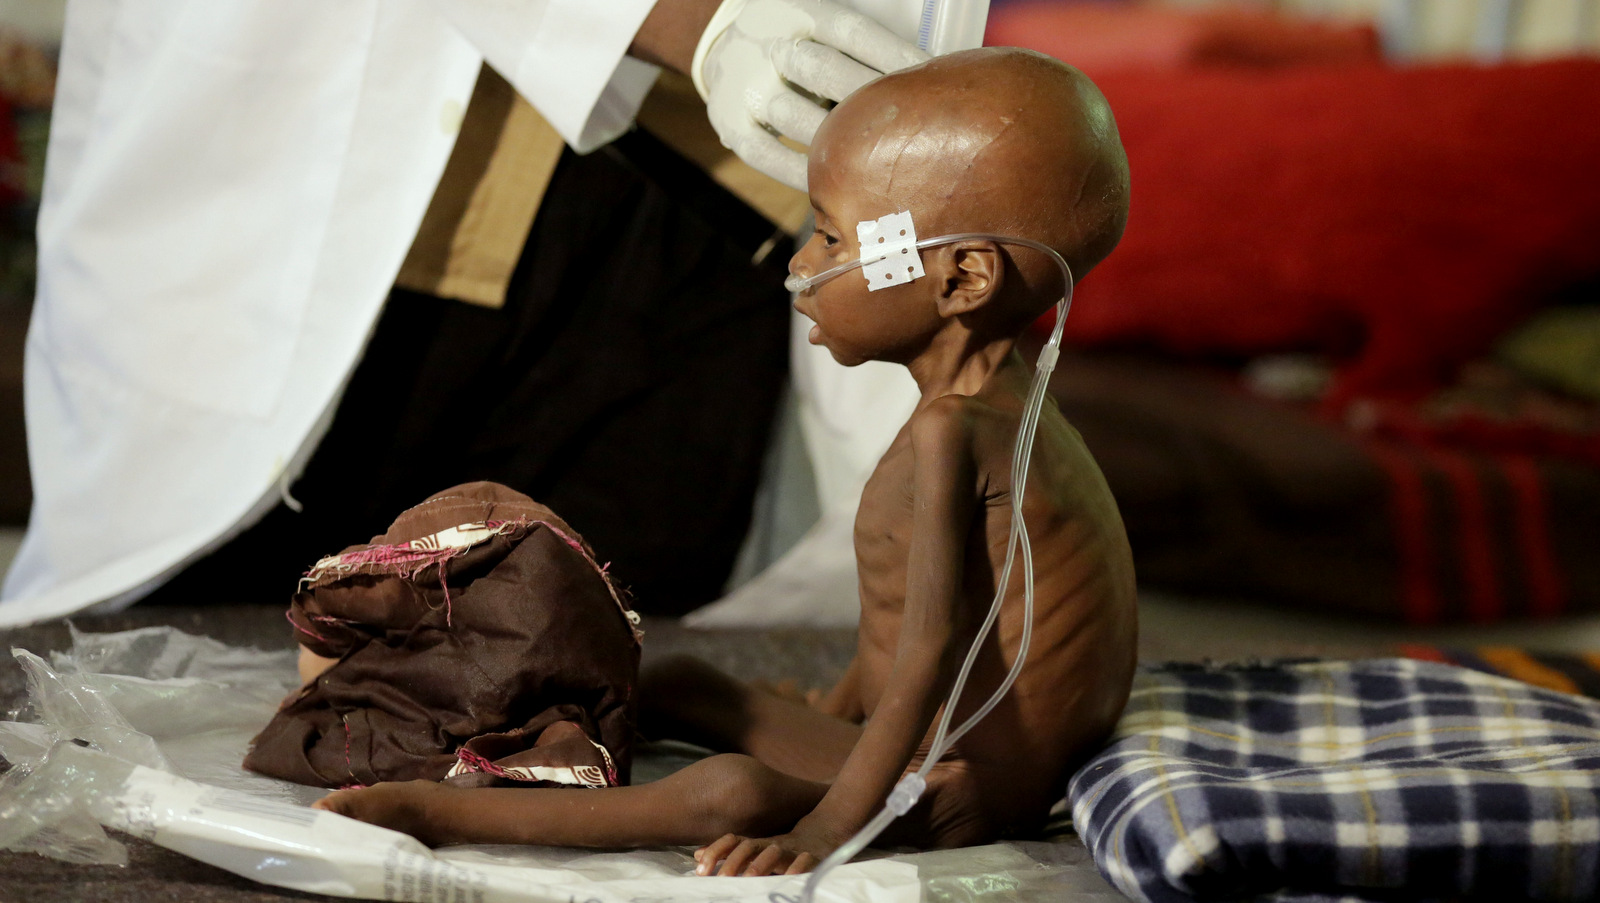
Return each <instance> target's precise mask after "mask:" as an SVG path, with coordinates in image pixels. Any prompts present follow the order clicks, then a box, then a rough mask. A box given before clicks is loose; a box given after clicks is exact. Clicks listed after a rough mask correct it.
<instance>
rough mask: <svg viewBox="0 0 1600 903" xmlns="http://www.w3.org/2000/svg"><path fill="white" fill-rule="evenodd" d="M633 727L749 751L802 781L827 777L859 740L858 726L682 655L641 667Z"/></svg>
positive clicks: (654, 734)
mask: <svg viewBox="0 0 1600 903" xmlns="http://www.w3.org/2000/svg"><path fill="white" fill-rule="evenodd" d="M639 732H640V733H641V734H642V735H644V736H646V737H650V738H654V739H669V738H670V739H674V740H686V741H688V742H690V743H695V744H698V745H700V746H704V747H706V748H708V749H712V750H716V751H717V752H735V753H743V754H745V755H747V756H752V757H754V758H755V759H757V760H759V761H760V762H761V763H762V764H764V765H767V766H768V767H770V768H773V769H776V770H778V771H780V772H783V773H784V774H786V775H792V776H794V777H797V778H800V779H802V780H806V781H816V782H821V783H831V782H832V781H833V778H834V776H835V775H837V774H838V773H839V768H840V766H842V765H843V764H844V760H845V759H846V758H847V757H848V756H849V755H850V751H851V750H852V749H854V748H855V745H856V741H858V740H860V739H861V726H860V725H858V724H852V723H850V722H848V721H845V720H843V719H840V718H835V717H833V716H832V715H827V714H824V713H823V712H820V711H818V710H817V709H814V708H812V707H811V706H809V705H806V704H805V703H804V702H801V701H799V700H796V699H790V698H786V697H783V696H779V695H777V694H775V693H771V692H768V691H766V690H762V689H760V688H758V687H752V686H750V685H749V684H746V683H744V682H743V681H740V680H737V679H735V678H733V677H730V676H728V675H726V674H724V673H722V672H721V671H718V670H717V669H716V668H713V667H711V666H710V665H708V664H706V663H704V662H702V661H699V660H697V659H694V658H689V657H687V656H674V657H672V658H668V659H664V660H662V661H661V662H659V663H655V664H652V665H650V666H649V667H647V668H645V669H644V671H643V672H642V673H641V674H640V680H639Z"/></svg>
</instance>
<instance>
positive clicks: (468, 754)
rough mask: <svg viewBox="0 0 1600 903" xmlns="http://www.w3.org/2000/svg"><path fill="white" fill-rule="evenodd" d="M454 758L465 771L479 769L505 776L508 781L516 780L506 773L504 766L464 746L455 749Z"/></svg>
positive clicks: (501, 776)
mask: <svg viewBox="0 0 1600 903" xmlns="http://www.w3.org/2000/svg"><path fill="white" fill-rule="evenodd" d="M456 760H457V761H459V762H460V763H461V765H462V767H463V768H464V769H465V770H467V771H481V772H483V773H485V774H492V775H494V776H495V777H497V778H505V779H506V780H508V781H514V780H517V779H516V778H515V777H513V776H512V775H509V774H507V773H506V770H505V769H504V768H501V767H500V766H498V765H496V764H494V763H493V762H491V761H489V760H488V759H485V758H484V757H483V756H481V755H479V754H477V753H475V752H473V751H472V750H470V749H467V748H466V747H465V746H463V747H461V748H460V749H457V750H456Z"/></svg>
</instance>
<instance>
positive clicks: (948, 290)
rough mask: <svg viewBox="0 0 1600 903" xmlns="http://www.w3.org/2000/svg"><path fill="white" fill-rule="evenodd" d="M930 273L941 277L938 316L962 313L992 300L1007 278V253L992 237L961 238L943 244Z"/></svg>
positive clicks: (966, 312)
mask: <svg viewBox="0 0 1600 903" xmlns="http://www.w3.org/2000/svg"><path fill="white" fill-rule="evenodd" d="M939 250H940V252H942V253H940V254H939V259H938V261H937V262H936V263H935V264H934V266H933V267H930V268H929V269H931V270H932V271H933V272H931V273H930V274H929V275H936V276H938V278H939V299H938V300H939V316H941V317H959V316H961V315H963V314H969V313H972V312H973V311H975V310H977V309H978V308H980V307H983V306H984V305H985V304H988V303H989V300H990V299H991V298H994V297H995V296H996V295H998V294H999V293H1000V286H1001V284H1003V283H1004V282H1005V278H1006V262H1005V256H1004V255H1003V254H1001V253H1000V246H999V245H997V244H995V243H994V242H992V241H962V242H956V243H955V244H952V245H945V246H944V247H941V248H940V249H939Z"/></svg>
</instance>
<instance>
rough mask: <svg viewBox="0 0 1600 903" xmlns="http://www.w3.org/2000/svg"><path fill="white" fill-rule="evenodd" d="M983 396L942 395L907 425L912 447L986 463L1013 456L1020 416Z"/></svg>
mask: <svg viewBox="0 0 1600 903" xmlns="http://www.w3.org/2000/svg"><path fill="white" fill-rule="evenodd" d="M1009 407H1010V406H1008V405H1004V404H996V403H995V402H994V400H992V399H990V398H988V397H986V396H985V395H983V394H979V395H942V396H940V397H938V398H935V399H933V400H932V401H930V402H928V403H927V404H925V405H923V406H922V407H921V408H919V409H918V410H917V412H916V413H914V414H912V415H911V420H910V422H908V423H907V424H906V431H907V433H908V434H909V438H910V440H911V446H912V448H913V449H914V451H915V453H916V454H917V455H918V456H919V457H920V456H923V455H925V454H931V455H939V456H951V455H960V456H962V457H964V458H968V459H977V460H980V461H981V460H983V459H986V458H988V457H990V456H991V455H993V454H995V453H1002V454H1005V455H1007V456H1009V455H1010V449H1011V443H1012V442H1013V441H1014V440H1015V438H1016V433H1017V426H1018V421H1019V420H1020V416H1019V414H1018V412H1016V411H1014V410H1010V409H1009Z"/></svg>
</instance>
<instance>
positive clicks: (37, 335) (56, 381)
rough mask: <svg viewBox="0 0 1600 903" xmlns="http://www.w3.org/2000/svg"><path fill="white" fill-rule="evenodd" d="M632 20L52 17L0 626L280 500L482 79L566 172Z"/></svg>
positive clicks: (439, 3)
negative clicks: (29, 484) (56, 23)
mask: <svg viewBox="0 0 1600 903" xmlns="http://www.w3.org/2000/svg"><path fill="white" fill-rule="evenodd" d="M653 2H654V0H604V2H603V3H602V2H595V0H72V3H71V5H70V6H69V8H68V13H67V29H66V36H65V40H64V43H63V48H62V59H61V73H60V80H59V88H58V95H57V99H56V109H55V117H54V120H53V122H52V130H51V136H50V148H49V157H48V164H47V170H46V181H45V191H44V202H43V208H42V210H41V212H40V217H39V227H38V236H39V289H38V298H37V302H36V306H35V308H34V316H33V322H32V325H31V327H30V329H29V332H28V343H27V355H26V380H25V394H26V404H27V418H28V419H27V424H28V447H29V457H30V460H31V462H32V468H33V481H34V493H35V500H34V507H33V512H32V517H31V520H30V523H29V527H28V533H27V536H26V538H25V539H24V541H23V544H22V548H21V549H20V551H19V553H18V556H17V559H16V561H15V564H14V566H13V567H12V569H11V572H10V573H9V574H8V575H7V578H6V581H5V585H4V591H3V594H0V625H11V624H19V623H26V622H30V621H35V620H40V619H44V618H50V617H56V616H60V615H65V614H69V613H71V612H74V611H77V610H79V609H82V608H84V607H85V606H87V605H90V604H93V603H96V602H101V601H102V600H108V599H109V600H112V602H111V603H110V604H113V605H114V604H116V603H117V602H118V600H123V601H127V600H131V599H133V598H136V597H137V596H138V595H139V594H141V593H142V591H143V590H145V589H147V588H148V587H150V586H152V585H154V584H155V583H157V582H159V581H161V580H163V579H165V578H166V577H167V576H169V575H170V574H172V573H174V572H175V571H177V570H178V569H180V568H181V567H182V566H183V565H184V564H185V563H187V562H188V561H191V560H193V559H194V558H196V557H198V556H199V555H201V554H203V553H205V552H206V551H209V550H210V549H212V548H215V547H216V546H218V545H220V544H221V543H222V542H224V541H225V540H226V539H228V538H230V537H231V536H233V535H235V534H237V533H238V532H239V531H240V530H242V529H244V527H246V526H248V525H249V524H250V523H253V522H254V521H255V520H256V519H258V518H259V517H260V515H261V514H263V513H264V512H265V511H267V510H268V509H269V508H270V507H271V506H272V505H274V504H277V503H278V501H279V497H280V487H282V486H287V485H288V483H289V482H290V480H291V479H292V477H293V476H294V475H296V474H297V473H298V472H299V470H300V469H301V468H302V467H303V465H304V464H305V462H306V459H307V458H308V457H309V456H310V453H311V451H312V450H313V449H314V447H315V445H316V442H317V440H318V439H320V437H321V434H322V432H323V431H324V430H325V429H326V427H327V424H328V421H329V419H330V418H331V416H332V411H333V408H334V406H335V404H336V403H337V400H338V397H339V394H340V389H341V387H342V385H343V383H344V381H345V380H346V379H347V378H348V377H349V374H350V372H351V370H352V369H353V367H354V366H355V363H356V361H357V359H358V358H359V356H360V354H361V351H362V348H363V346H364V345H365V343H366V340H367V338H368V335H369V333H370V331H371V329H372V326H373V323H374V322H375V320H376V318H377V314H378V311H379V308H380V306H381V304H382V302H383V300H384V298H385V296H386V294H387V292H388V290H389V287H390V285H391V284H392V282H393V280H394V277H395V274H396V272H397V271H398V270H399V267H400V263H401V260H402V259H403V257H404V256H405V253H406V251H407V249H408V247H409V245H410V242H411V240H412V238H413V236H414V234H415V232H416V228H417V225H418V223H419V222H420V221H421V218H422V215H423V212H424V210H425V208H426V207H427V204H428V201H429V199H430V198H431V196H432V193H433V190H434V187H435V185H436V183H437V181H438V178H439V174H440V172H441V171H442V169H443V167H444V164H445V160H446V158H447V157H448V155H449V153H450V150H451V147H452V145H453V143H454V140H455V132H456V129H457V127H458V125H459V123H460V120H461V116H462V113H463V111H464V110H465V106H466V102H467V100H468V98H469V96H470V94H471V92H472V87H473V83H474V81H475V77H476V75H477V72H478V68H479V65H480V63H481V62H482V61H483V60H484V59H487V60H488V61H489V62H490V63H491V64H492V65H494V66H495V68H496V69H498V70H499V71H500V72H501V73H502V74H503V75H505V76H506V77H507V78H508V80H509V81H511V82H512V84H514V85H515V86H516V87H517V89H518V90H519V91H520V92H521V93H522V94H523V95H524V96H525V97H527V98H528V99H529V101H531V102H532V103H533V105H534V106H535V107H536V108H537V109H538V110H539V111H540V112H541V113H542V114H543V115H544V116H545V118H546V119H548V120H549V121H550V123H551V124H552V125H553V126H554V127H555V128H556V129H557V131H559V132H560V133H561V134H562V136H563V137H565V138H566V139H567V141H568V142H569V143H571V144H572V145H573V146H574V147H575V148H577V149H578V150H587V149H589V148H592V147H595V146H598V145H600V144H603V143H605V142H606V141H608V140H610V139H611V138H613V137H615V136H616V135H617V134H619V133H620V132H621V131H622V130H624V129H626V128H627V127H628V125H629V123H630V122H631V121H632V119H633V116H634V113H635V112H636V111H637V109H638V106H639V104H640V102H641V101H642V100H643V98H644V95H645V93H646V92H647V91H648V90H649V88H650V86H651V83H652V82H653V81H654V78H655V74H656V72H655V69H654V68H653V67H650V66H648V65H646V64H644V63H641V62H639V61H637V60H634V59H631V58H628V57H626V56H624V54H625V52H626V50H627V47H628V45H629V44H630V43H631V41H632V39H633V36H634V33H635V32H636V31H637V30H638V27H639V25H640V23H641V22H642V21H643V19H644V16H645V15H646V13H648V11H649V9H650V7H651V6H652V5H653Z"/></svg>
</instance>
